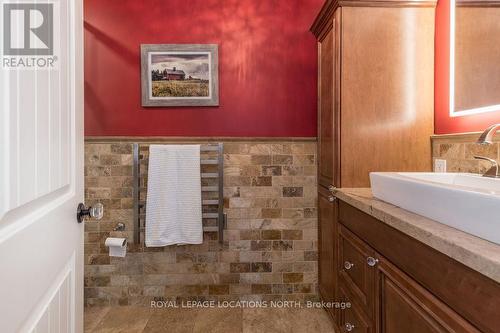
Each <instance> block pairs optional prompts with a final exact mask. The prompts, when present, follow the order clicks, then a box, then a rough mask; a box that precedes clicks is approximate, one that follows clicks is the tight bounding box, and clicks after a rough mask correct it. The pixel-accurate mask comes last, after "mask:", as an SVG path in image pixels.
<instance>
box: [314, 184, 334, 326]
mask: <svg viewBox="0 0 500 333" xmlns="http://www.w3.org/2000/svg"><path fill="white" fill-rule="evenodd" d="M330 198H333V197H332V196H331V194H330V193H329V192H328V191H327V190H326V189H324V188H321V187H320V189H319V191H318V207H319V211H318V214H319V220H318V221H319V292H320V294H321V297H322V298H323V300H324V301H326V302H333V301H334V300H335V285H336V274H335V262H336V260H335V255H336V253H335V252H336V251H335V248H336V243H335V232H336V230H335V228H336V221H335V219H336V212H337V208H336V207H337V205H336V203H332V202H330ZM329 311H330V312H331V314H332V316H335V313H334V311H333V310H332V309H329Z"/></svg>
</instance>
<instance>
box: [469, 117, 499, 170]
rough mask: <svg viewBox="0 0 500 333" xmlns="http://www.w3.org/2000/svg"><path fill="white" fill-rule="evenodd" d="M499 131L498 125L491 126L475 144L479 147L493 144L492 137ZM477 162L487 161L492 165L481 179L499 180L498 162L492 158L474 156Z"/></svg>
mask: <svg viewBox="0 0 500 333" xmlns="http://www.w3.org/2000/svg"><path fill="white" fill-rule="evenodd" d="M499 129H500V124H495V125H491V126H490V127H488V128H487V129H486V130H484V132H483V133H482V134H481V136H480V137H479V139H478V140H477V143H478V144H480V145H491V144H493V137H494V136H495V134H496V132H497V131H498V130H499ZM474 158H475V159H477V160H483V161H488V162H490V163H491V164H492V166H491V168H489V169H488V171H486V173H485V174H484V175H483V177H492V178H500V170H499V168H498V162H497V161H496V160H494V159H492V158H489V157H484V156H474Z"/></svg>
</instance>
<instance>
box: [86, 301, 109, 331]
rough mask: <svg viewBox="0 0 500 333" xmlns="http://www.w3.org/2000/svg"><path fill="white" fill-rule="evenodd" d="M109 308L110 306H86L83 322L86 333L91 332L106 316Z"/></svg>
mask: <svg viewBox="0 0 500 333" xmlns="http://www.w3.org/2000/svg"><path fill="white" fill-rule="evenodd" d="M109 310H110V307H100V306H94V307H86V308H85V313H84V322H83V328H84V331H85V332H86V333H87V332H92V331H93V330H94V329H95V328H96V327H97V325H99V323H100V322H101V320H102V319H103V318H104V317H105V316H106V314H107V313H108V312H109Z"/></svg>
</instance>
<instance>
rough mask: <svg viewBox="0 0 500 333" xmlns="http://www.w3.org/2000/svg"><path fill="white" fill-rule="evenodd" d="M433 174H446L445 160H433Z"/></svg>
mask: <svg viewBox="0 0 500 333" xmlns="http://www.w3.org/2000/svg"><path fill="white" fill-rule="evenodd" d="M434 172H446V160H440V159H435V160H434Z"/></svg>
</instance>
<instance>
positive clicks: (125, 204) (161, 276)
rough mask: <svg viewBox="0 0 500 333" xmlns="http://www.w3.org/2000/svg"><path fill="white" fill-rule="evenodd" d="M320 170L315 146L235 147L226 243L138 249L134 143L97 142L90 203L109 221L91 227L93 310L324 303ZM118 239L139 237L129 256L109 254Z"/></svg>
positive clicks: (229, 158)
mask: <svg viewBox="0 0 500 333" xmlns="http://www.w3.org/2000/svg"><path fill="white" fill-rule="evenodd" d="M166 143H168V142H166ZM145 144H146V145H147V142H146V143H145ZM316 172H317V170H316V143H314V142H310V141H287V142H278V141H276V142H270V141H266V142H225V144H224V204H225V212H226V213H227V215H228V223H227V229H226V230H225V232H224V240H225V241H224V243H223V244H219V242H218V240H217V237H216V236H217V235H215V237H214V235H211V234H210V233H205V235H204V242H203V244H200V245H185V246H169V247H164V248H145V247H143V246H142V245H137V244H133V243H132V239H133V228H134V224H135V223H134V221H133V202H132V181H133V179H132V141H130V142H113V141H108V142H106V141H99V142H98V141H96V140H89V141H87V142H86V145H85V199H86V203H87V204H92V203H94V202H102V203H103V204H104V206H105V216H104V218H103V219H102V220H101V221H99V222H95V221H88V222H86V224H85V261H86V262H85V263H86V264H85V304H86V305H88V306H92V305H133V304H145V305H148V304H149V302H150V301H151V300H153V299H156V300H158V299H164V300H173V299H176V300H184V299H189V300H238V299H245V300H282V299H283V300H300V301H303V300H308V299H314V300H315V299H317V272H318V268H317V238H318V235H317V208H316V207H317V181H316ZM118 222H122V223H125V225H126V231H124V232H116V231H113V229H114V228H115V226H116V224H117V223H118ZM109 236H127V237H128V238H129V240H130V244H129V248H128V251H129V252H128V254H127V256H126V258H124V259H122V258H110V257H109V256H108V255H107V248H105V246H104V240H105V239H106V237H109Z"/></svg>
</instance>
